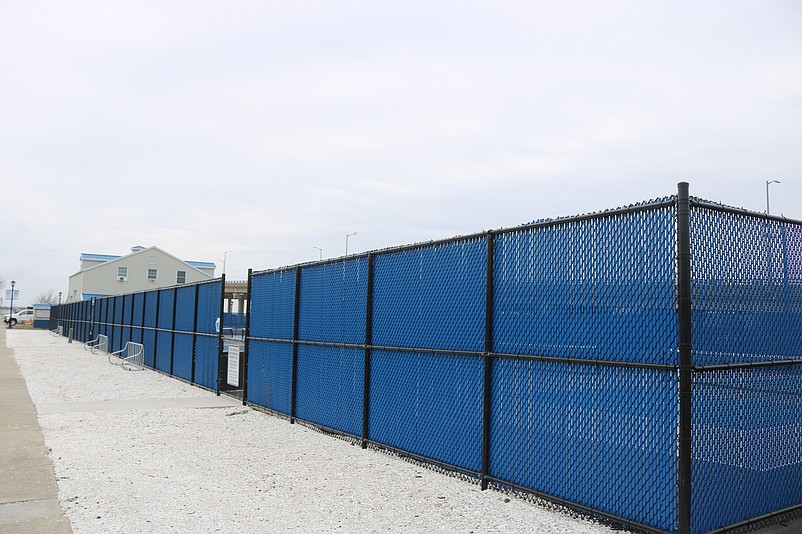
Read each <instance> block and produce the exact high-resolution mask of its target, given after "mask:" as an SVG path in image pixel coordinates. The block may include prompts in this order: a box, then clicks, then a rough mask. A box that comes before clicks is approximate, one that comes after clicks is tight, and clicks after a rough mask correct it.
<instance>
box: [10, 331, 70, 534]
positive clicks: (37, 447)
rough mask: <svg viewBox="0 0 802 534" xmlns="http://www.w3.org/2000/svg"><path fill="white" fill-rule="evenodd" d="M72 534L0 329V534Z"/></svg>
mask: <svg viewBox="0 0 802 534" xmlns="http://www.w3.org/2000/svg"><path fill="white" fill-rule="evenodd" d="M12 532H13V533H15V534H27V533H30V534H34V533H35V534H68V533H72V528H71V527H70V522H69V520H68V519H67V518H66V517H65V516H64V512H63V510H62V509H61V505H60V504H59V500H58V484H57V483H56V477H55V474H54V472H53V462H52V461H51V460H50V457H49V456H48V451H47V448H46V447H45V444H44V439H43V437H42V431H41V429H40V428H39V423H38V421H37V417H36V410H35V408H34V405H33V402H32V401H31V397H30V395H29V394H28V388H27V386H26V384H25V379H24V378H23V377H22V374H21V373H20V370H19V367H18V366H17V362H16V361H15V360H14V358H13V356H12V353H11V350H10V349H8V348H7V347H6V329H5V328H4V327H0V533H12Z"/></svg>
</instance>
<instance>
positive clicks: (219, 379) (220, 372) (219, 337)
mask: <svg viewBox="0 0 802 534" xmlns="http://www.w3.org/2000/svg"><path fill="white" fill-rule="evenodd" d="M225 301H226V273H223V274H222V275H221V276H220V311H219V315H218V316H217V318H218V320H219V323H218V324H219V325H220V327H219V329H218V331H217V391H216V392H215V393H217V396H218V397H219V396H220V389H221V388H222V387H223V323H224V322H225V321H224V320H223V313H224V311H225Z"/></svg>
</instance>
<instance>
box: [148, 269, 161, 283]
mask: <svg viewBox="0 0 802 534" xmlns="http://www.w3.org/2000/svg"><path fill="white" fill-rule="evenodd" d="M158 274H159V271H158V269H148V282H155V281H156V277H157V275H158Z"/></svg>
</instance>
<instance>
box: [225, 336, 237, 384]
mask: <svg viewBox="0 0 802 534" xmlns="http://www.w3.org/2000/svg"><path fill="white" fill-rule="evenodd" d="M226 383H227V384H228V385H229V386H234V387H237V388H238V387H239V347H238V346H236V345H230V346H229V347H228V377H227V378H226Z"/></svg>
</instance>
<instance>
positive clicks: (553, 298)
mask: <svg viewBox="0 0 802 534" xmlns="http://www.w3.org/2000/svg"><path fill="white" fill-rule="evenodd" d="M223 285H224V280H216V281H212V282H209V283H201V284H196V285H187V286H176V287H172V288H166V289H161V290H157V291H150V292H145V293H136V294H132V295H121V296H117V297H108V298H103V299H95V300H94V301H93V302H78V303H71V304H67V305H63V306H60V307H58V308H55V309H54V313H53V314H51V321H52V324H51V328H55V327H56V324H61V325H63V326H64V334H65V335H67V332H68V331H73V332H74V335H75V336H76V337H77V338H78V339H79V340H86V339H89V338H90V337H91V336H93V335H97V334H104V335H107V336H108V337H109V339H110V343H111V345H110V347H111V350H119V349H120V348H122V346H124V344H125V342H126V341H129V340H130V341H135V342H140V343H142V344H144V345H145V351H146V352H145V363H146V365H147V366H149V367H151V368H154V369H157V370H159V371H162V372H164V373H168V374H171V375H173V376H176V377H178V378H181V379H183V380H187V381H190V382H193V383H196V384H198V385H201V386H203V387H206V388H209V389H217V390H218V391H219V389H220V381H221V373H220V370H221V369H222V365H223V362H224V359H223V342H222V333H221V332H218V331H217V330H216V329H215V326H214V323H215V320H216V319H217V318H219V317H223V318H224V321H223V322H225V315H224V314H222V311H223V305H222V292H223ZM247 300H248V305H249V313H248V315H247V317H246V321H245V325H244V329H245V336H244V353H243V355H242V358H241V360H240V362H241V365H242V369H240V373H241V376H243V377H244V381H245V383H244V384H243V402H244V403H249V404H251V405H255V406H259V407H262V408H264V409H266V410H268V411H272V412H275V413H278V414H283V415H285V416H287V417H288V418H289V419H290V421H291V422H294V421H296V420H299V421H304V422H307V423H309V424H312V425H315V426H317V427H320V428H322V429H325V430H327V431H331V432H335V433H339V434H342V435H346V436H350V437H352V438H354V439H356V440H358V441H359V442H361V444H362V446H363V447H367V446H369V445H372V446H377V447H381V448H385V449H390V450H393V451H397V452H399V453H401V454H403V455H405V456H408V457H412V458H415V459H419V460H422V461H425V462H429V463H432V464H435V465H438V466H440V467H443V468H445V469H449V470H453V471H455V472H458V473H462V474H464V475H468V476H470V477H475V479H476V480H478V482H479V483H480V485H481V487H482V489H485V488H487V487H489V486H491V485H493V486H497V487H502V488H509V489H513V490H518V491H524V492H528V493H531V494H534V495H537V496H539V497H542V498H545V499H548V500H550V501H552V502H556V503H558V504H562V505H565V506H568V507H571V508H573V509H576V510H580V511H583V512H586V513H588V514H591V515H593V516H596V517H601V518H606V519H608V520H611V521H614V522H617V523H620V524H623V525H625V526H628V527H631V528H635V529H639V530H641V531H645V532H679V533H681V534H690V533H694V534H696V533H699V534H701V533H705V532H724V531H727V530H732V529H739V528H742V527H743V526H744V525H745V524H751V523H752V522H754V521H756V520H760V519H762V518H765V517H767V516H770V515H775V514H776V513H778V512H779V513H793V512H794V511H796V510H800V509H802V223H800V222H796V221H789V220H785V219H783V218H777V217H771V216H768V215H765V214H758V213H751V212H746V211H744V210H738V209H733V208H728V207H724V206H720V205H717V204H712V203H710V202H706V201H703V200H700V199H696V198H691V197H689V196H688V187H687V184H680V187H679V192H678V195H677V196H672V197H666V198H663V199H659V200H655V201H650V202H646V203H642V204H637V205H633V206H629V207H626V208H621V209H615V210H609V211H605V212H602V213H597V214H590V215H583V216H578V217H569V218H563V219H556V220H543V221H537V222H534V223H531V224H528V225H524V226H521V227H518V228H512V229H506V230H500V231H491V232H486V233H482V234H477V235H471V236H463V237H459V238H454V239H449V240H443V241H438V242H432V243H425V244H418V245H413V246H406V247H398V248H394V249H387V250H380V251H373V252H369V253H364V254H359V255H355V256H348V257H345V258H339V259H335V260H329V261H320V262H315V263H310V264H303V265H298V266H294V267H287V268H282V269H277V270H270V271H260V272H256V273H253V272H249V277H248V296H247ZM239 320H240V319H239V318H238V321H239ZM222 326H223V328H221V329H220V330H223V329H225V324H223V325H222ZM231 326H232V328H233V327H234V325H233V324H232V325H231ZM236 328H237V329H241V328H242V325H241V324H239V323H238V324H237V325H236Z"/></svg>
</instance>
